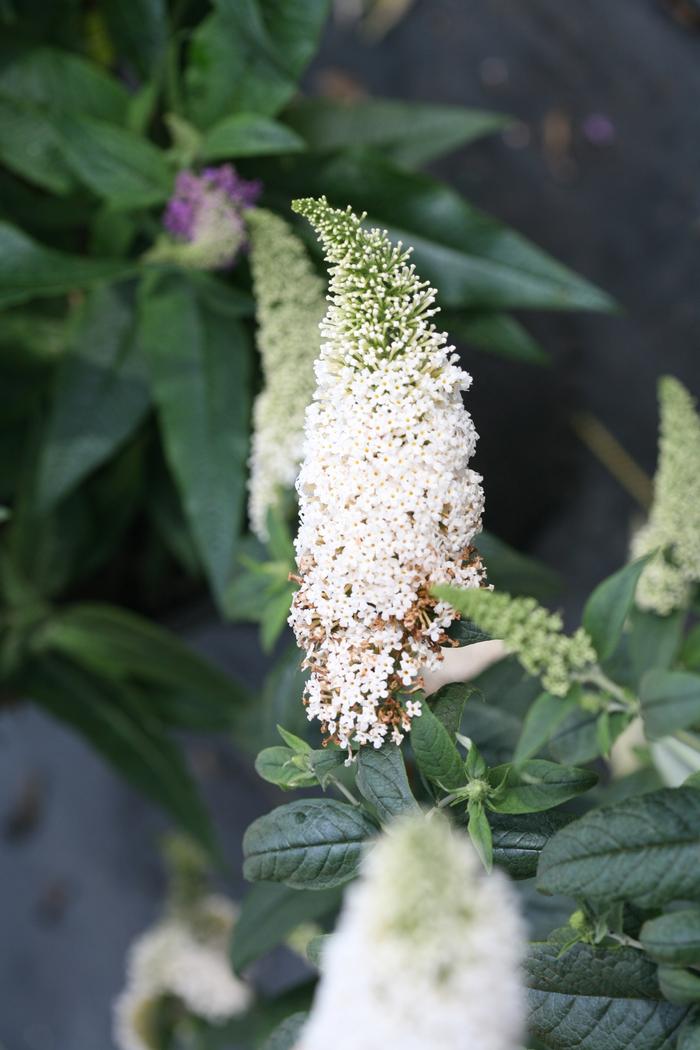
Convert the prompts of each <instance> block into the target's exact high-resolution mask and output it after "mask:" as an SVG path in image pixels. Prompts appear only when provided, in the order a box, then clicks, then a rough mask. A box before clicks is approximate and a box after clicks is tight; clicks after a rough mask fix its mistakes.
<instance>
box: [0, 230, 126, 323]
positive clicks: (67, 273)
mask: <svg viewBox="0 0 700 1050" xmlns="http://www.w3.org/2000/svg"><path fill="white" fill-rule="evenodd" d="M134 269H135V268H134V265H133V263H129V262H125V261H123V260H121V259H89V258H87V257H85V256H80V255H69V254H67V253H66V252H58V251H54V249H53V248H45V247H44V246H43V245H42V244H39V243H38V242H37V241H33V240H32V239H31V237H27V235H26V234H25V233H23V232H22V231H21V230H18V229H17V228H16V227H15V226H11V225H10V224H9V223H6V222H0V308H1V307H6V306H11V305H12V304H13V303H22V302H25V301H26V300H28V299H41V298H45V297H47V296H49V297H50V296H53V295H62V294H63V293H64V292H69V291H71V289H75V288H84V287H89V286H91V285H94V284H97V283H99V282H101V281H105V280H117V279H118V278H120V277H128V276H130V275H131V274H132V273H133V272H134Z"/></svg>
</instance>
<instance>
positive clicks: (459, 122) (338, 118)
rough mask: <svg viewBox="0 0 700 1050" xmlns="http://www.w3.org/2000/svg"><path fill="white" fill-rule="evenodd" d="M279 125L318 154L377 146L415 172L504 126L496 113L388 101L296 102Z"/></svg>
mask: <svg viewBox="0 0 700 1050" xmlns="http://www.w3.org/2000/svg"><path fill="white" fill-rule="evenodd" d="M285 120H286V121H287V123H288V124H290V125H291V127H293V128H294V129H295V131H297V132H298V133H299V134H300V135H301V136H302V137H303V138H305V139H306V141H307V142H308V144H309V146H310V147H311V149H314V150H317V151H318V152H319V153H321V152H325V151H328V152H330V151H335V150H340V149H344V148H347V147H352V146H377V147H380V148H381V149H382V152H383V154H384V155H385V156H389V157H392V158H393V160H395V161H396V162H397V163H398V164H405V165H408V166H413V165H415V166H419V165H421V164H427V163H428V162H429V161H431V160H434V159H435V158H436V157H439V156H440V155H441V154H443V153H449V152H451V151H452V150H455V149H459V148H460V146H464V145H466V144H467V143H469V142H473V141H474V140H475V139H477V138H482V137H483V136H484V135H490V134H493V133H494V132H496V131H500V130H501V129H502V128H504V127H506V126H507V125H508V124H509V123H510V118H509V117H506V116H504V115H503V114H501V113H488V112H486V111H484V110H478V109H467V108H466V107H464V106H436V105H430V104H424V103H420V102H402V101H398V100H395V99H389V98H374V99H360V100H353V101H350V102H335V101H332V100H330V99H316V98H314V99H302V100H301V101H299V102H296V103H294V105H293V106H291V107H290V108H289V109H288V110H287V112H286V113H285Z"/></svg>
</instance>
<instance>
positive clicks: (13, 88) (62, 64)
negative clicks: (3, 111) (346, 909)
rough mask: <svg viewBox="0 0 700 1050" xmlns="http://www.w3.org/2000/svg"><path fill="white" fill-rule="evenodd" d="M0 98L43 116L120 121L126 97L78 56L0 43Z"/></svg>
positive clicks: (121, 88)
mask: <svg viewBox="0 0 700 1050" xmlns="http://www.w3.org/2000/svg"><path fill="white" fill-rule="evenodd" d="M0 96H5V97H7V98H11V99H14V100H15V101H18V102H23V103H27V104H31V105H33V106H38V107H44V108H45V109H46V111H47V112H48V113H52V114H56V113H86V114H89V115H90V116H93V117H99V118H100V119H101V120H111V121H114V122H116V123H119V122H120V121H122V120H123V119H124V118H125V116H126V112H127V109H128V106H129V93H128V91H127V90H126V88H125V87H124V86H123V85H122V84H121V83H120V82H119V81H118V80H117V79H115V78H114V77H111V76H109V75H108V74H107V73H105V72H103V71H102V70H101V69H100V68H99V66H97V65H96V64H95V63H94V62H89V61H87V60H86V59H84V58H82V57H81V56H80V55H76V54H72V53H71V52H69V51H65V50H59V49H58V48H51V47H43V46H42V47H37V46H36V45H35V44H19V43H17V42H16V40H15V41H14V42H10V39H9V38H8V40H7V41H3V42H2V43H0Z"/></svg>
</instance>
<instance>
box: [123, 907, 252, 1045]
mask: <svg viewBox="0 0 700 1050" xmlns="http://www.w3.org/2000/svg"><path fill="white" fill-rule="evenodd" d="M236 916H237V910H236V908H235V907H234V906H233V905H232V904H231V902H230V901H228V900H227V899H226V898H225V897H220V896H218V895H214V894H211V895H209V896H208V897H205V898H204V899H203V900H201V901H200V902H198V904H197V909H196V913H194V914H193V915H191V916H189V917H188V918H187V919H185V918H184V917H183V916H179V915H177V914H175V915H172V916H170V917H168V918H166V919H164V920H163V921H162V922H160V923H158V924H157V925H156V926H154V927H153V928H152V929H150V930H147V931H146V932H145V933H144V934H142V936H141V937H139V939H138V940H137V941H135V942H134V944H133V945H132V947H131V950H130V952H129V958H128V962H127V984H126V988H125V990H124V991H123V992H122V994H121V995H120V996H119V998H118V999H117V1001H116V1003H115V1006H114V1041H115V1043H116V1045H117V1046H118V1047H119V1050H158V1048H159V1045H160V1044H159V1041H158V1040H157V1029H158V1018H159V1008H160V1005H161V1003H162V1002H163V999H164V997H166V996H167V997H171V998H173V999H175V1000H177V1001H178V1002H179V1003H180V1004H181V1006H182V1007H183V1008H184V1009H185V1010H186V1011H187V1012H188V1013H191V1014H194V1015H195V1016H196V1017H201V1018H203V1019H205V1020H207V1021H210V1022H212V1023H221V1022H223V1021H225V1020H227V1019H228V1018H229V1017H235V1016H236V1015H237V1014H240V1013H243V1012H244V1011H245V1010H246V1009H247V1007H248V1006H249V1005H250V1002H251V999H252V993H251V990H250V988H249V987H248V986H247V985H246V984H244V983H243V982H242V981H241V980H239V979H238V978H237V977H236V976H235V974H234V973H233V972H232V970H231V965H230V962H229V942H230V938H231V932H232V930H233V925H234V922H235V919H236Z"/></svg>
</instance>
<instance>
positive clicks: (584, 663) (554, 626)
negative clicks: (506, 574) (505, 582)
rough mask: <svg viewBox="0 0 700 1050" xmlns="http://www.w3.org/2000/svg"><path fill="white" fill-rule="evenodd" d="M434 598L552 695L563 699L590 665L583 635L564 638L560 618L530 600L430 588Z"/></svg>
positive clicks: (586, 638) (591, 654)
mask: <svg viewBox="0 0 700 1050" xmlns="http://www.w3.org/2000/svg"><path fill="white" fill-rule="evenodd" d="M435 594H436V595H437V596H438V597H439V598H442V599H443V600H444V601H448V602H450V603H451V605H452V606H453V607H454V608H455V609H457V610H458V611H459V612H460V613H461V614H462V616H465V617H466V618H467V619H468V620H471V621H472V623H475V624H476V626H477V627H479V628H481V630H482V631H485V632H486V633H487V634H489V635H491V637H492V638H499V639H501V640H502V641H503V642H504V643H505V646H506V648H507V649H508V650H509V651H510V652H511V653H514V654H515V655H516V656H517V658H518V660H519V661H520V663H521V664H522V666H523V667H524V668H525V670H526V671H527V672H528V674H531V675H534V676H535V677H537V678H540V679H541V680H542V684H543V686H544V687H545V689H546V690H547V691H548V692H549V693H552V695H553V696H566V694H567V693H568V691H569V689H570V688H571V685H572V684H573V682H574V680H575V677H576V676H577V674H579V673H580V672H582V671H584V670H586V669H587V668H589V667H592V666H593V665H594V664H595V663H596V654H595V650H594V648H593V645H592V643H591V639H590V637H589V636H588V634H587V632H586V631H585V630H584V629H583V628H582V627H580V628H579V629H578V630H577V631H576V633H575V634H573V635H567V634H564V632H563V629H562V628H563V624H562V619H561V616H559V614H558V613H551V612H549V611H548V610H547V609H544V608H543V607H542V606H541V605H538V603H537V602H536V601H535V599H534V598H512V597H511V596H510V595H509V594H503V593H501V592H498V593H496V592H494V591H490V590H487V589H485V588H481V589H472V590H461V589H459V588H456V587H436V588H435Z"/></svg>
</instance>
